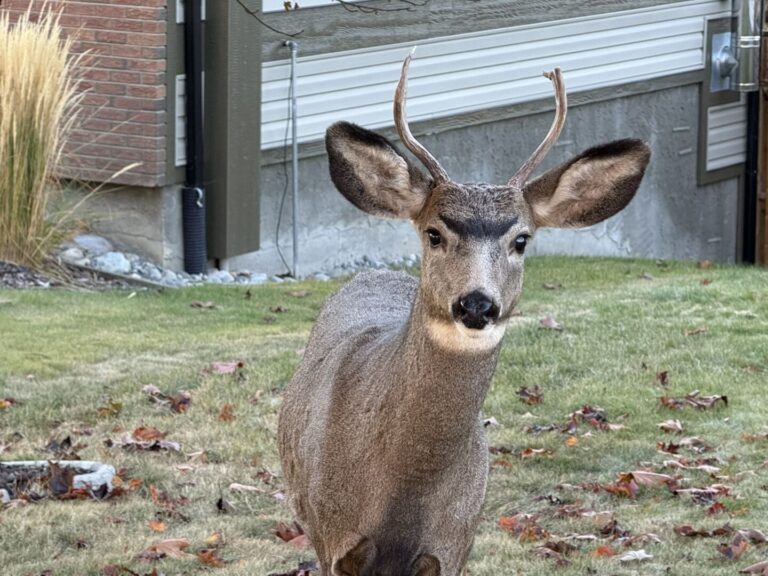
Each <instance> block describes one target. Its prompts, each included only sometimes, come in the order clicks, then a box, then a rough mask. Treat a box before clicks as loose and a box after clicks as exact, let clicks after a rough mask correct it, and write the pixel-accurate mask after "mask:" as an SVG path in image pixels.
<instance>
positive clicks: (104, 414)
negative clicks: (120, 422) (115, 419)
mask: <svg viewBox="0 0 768 576" xmlns="http://www.w3.org/2000/svg"><path fill="white" fill-rule="evenodd" d="M122 411H123V403H122V402H115V401H114V400H110V401H109V402H107V403H106V404H105V405H104V406H99V407H98V408H96V414H97V415H98V417H99V418H109V417H111V416H118V415H119V414H120V412H122Z"/></svg>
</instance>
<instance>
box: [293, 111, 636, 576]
mask: <svg viewBox="0 0 768 576" xmlns="http://www.w3.org/2000/svg"><path fill="white" fill-rule="evenodd" d="M326 142H327V148H328V151H329V159H330V168H331V176H332V178H333V181H334V183H335V184H336V186H337V187H338V188H339V191H340V192H341V193H342V194H343V195H344V196H345V197H347V198H348V199H350V201H352V202H353V203H355V205H357V206H359V207H360V208H362V209H364V210H366V211H368V212H370V213H373V214H379V215H386V216H390V217H399V218H410V219H412V220H413V223H414V225H415V227H416V229H417V230H418V231H419V233H420V235H421V236H422V238H424V240H423V259H422V262H423V265H422V276H421V281H420V282H419V281H417V280H415V279H413V278H412V277H410V276H408V275H406V274H403V273H396V272H388V271H387V272H367V273H364V274H360V275H358V276H357V277H356V278H354V279H353V280H352V281H351V282H349V283H348V284H346V285H345V286H343V287H342V288H341V289H340V290H339V291H338V292H337V293H336V294H335V295H333V296H332V297H330V298H329V299H328V301H327V302H326V304H325V306H324V308H323V310H322V312H321V313H320V316H319V318H318V320H317V322H316V324H315V326H314V328H313V330H312V333H311V335H310V339H309V343H308V345H307V348H306V352H305V355H304V358H303V360H302V362H301V365H300V366H299V368H298V370H297V371H296V374H295V375H294V377H293V379H292V381H291V383H290V385H289V386H288V389H287V390H286V393H285V397H284V404H283V408H282V410H281V413H280V422H279V429H278V443H279V448H280V456H281V460H282V464H283V472H284V474H285V481H286V484H287V488H288V492H289V496H290V502H291V505H292V506H293V509H294V511H295V514H296V516H297V518H298V519H299V522H300V523H301V524H302V525H303V526H304V527H305V529H306V531H307V534H308V535H309V538H310V540H311V542H312V544H313V545H314V547H315V549H316V551H317V555H318V559H319V561H320V569H321V574H322V576H330V575H331V574H333V575H334V576H437V575H438V574H440V575H443V576H457V575H458V574H460V573H461V571H462V570H463V567H464V565H465V563H466V559H467V555H468V554H469V551H470V548H471V545H472V538H473V534H474V530H475V527H476V525H477V522H478V520H479V514H480V509H481V507H482V504H483V499H484V497H485V487H486V481H487V474H488V449H487V444H486V439H485V433H484V430H483V426H482V423H481V420H480V410H481V407H482V404H483V400H484V398H485V395H486V392H487V390H488V386H489V384H490V381H491V378H492V376H493V373H494V370H495V368H496V361H497V358H498V353H499V347H500V338H501V335H502V334H503V331H504V325H505V321H506V319H507V318H508V317H509V314H510V313H511V312H512V310H513V308H514V306H515V304H516V303H517V301H518V299H519V297H520V292H521V290H522V280H523V256H522V255H521V254H518V253H517V252H515V250H514V249H513V246H514V240H515V238H517V237H518V236H519V235H521V234H525V235H532V234H533V233H534V231H535V229H536V227H537V226H545V225H560V226H578V225H587V224H592V223H594V222H597V221H599V220H602V219H605V218H607V217H609V216H611V215H612V214H614V213H615V212H617V211H618V210H620V209H621V208H623V207H624V206H625V205H626V204H627V203H628V202H629V200H630V199H631V198H632V196H633V195H634V193H635V190H636V189H637V186H638V185H639V183H640V178H641V177H642V173H643V171H644V169H645V166H646V164H647V162H648V151H647V147H646V146H645V145H644V144H642V143H639V142H637V141H624V142H623V143H622V142H619V143H616V144H613V145H607V146H604V147H601V148H595V149H592V150H590V151H587V152H585V153H584V154H582V155H580V156H578V157H577V158H575V159H574V160H572V161H571V162H569V163H566V164H564V165H562V166H560V167H558V168H555V169H553V170H552V171H550V172H548V173H547V174H545V175H543V176H542V177H541V178H539V179H537V180H535V181H534V182H532V183H531V184H530V185H528V186H526V187H525V189H524V190H520V189H517V188H510V187H507V186H491V185H460V184H456V183H453V182H447V183H444V184H440V185H438V186H436V187H434V188H432V189H430V188H429V183H430V180H429V178H427V177H425V176H424V175H422V174H421V173H420V172H419V171H418V170H417V169H416V168H415V167H413V166H411V165H410V164H408V162H407V161H406V160H405V159H404V158H403V157H402V156H400V154H399V153H398V152H397V149H396V148H395V147H394V146H393V145H392V144H391V143H389V142H388V141H387V140H385V139H384V138H382V137H380V136H378V135H375V134H373V133H371V132H368V131H366V130H363V129H362V128H359V127H357V126H353V125H349V124H344V123H339V124H335V125H334V126H332V127H331V128H329V130H328V134H327V140H326ZM394 155H396V156H397V157H399V158H396V157H395V156H394ZM440 215H444V216H447V217H449V218H450V219H451V220H454V221H461V222H467V223H469V224H468V226H470V225H474V224H473V223H475V224H477V225H478V226H479V227H480V229H483V227H482V224H483V223H488V222H490V223H493V222H498V221H504V222H510V221H515V219H516V221H515V223H514V224H513V225H512V226H511V227H509V230H508V231H507V232H506V233H504V234H503V235H502V236H500V237H486V236H484V235H482V234H475V235H467V236H465V237H459V236H458V235H457V234H456V233H454V232H452V231H451V230H449V229H448V228H447V227H446V225H445V224H444V223H443V221H441V219H440V218H439V216H440ZM432 228H434V229H435V230H437V231H438V232H439V233H440V234H441V236H442V239H443V241H442V243H441V244H440V245H439V246H437V247H432V246H430V244H429V242H427V240H426V234H425V231H426V230H427V229H432ZM486 228H487V229H489V230H493V229H496V228H494V226H492V225H488V226H486ZM472 290H482V291H483V292H484V293H485V294H487V295H488V296H489V297H492V298H493V300H494V301H495V302H497V303H498V304H499V306H500V308H501V316H500V318H499V320H498V321H497V322H496V323H495V325H494V326H492V327H491V328H492V330H489V331H488V332H486V331H485V330H483V331H482V332H483V334H482V335H479V334H477V333H479V332H481V331H479V330H477V331H474V332H473V331H467V330H465V329H462V328H461V326H458V323H457V322H455V321H454V319H453V317H452V316H451V304H452V303H453V302H455V301H456V299H457V298H460V297H461V296H462V295H464V294H467V293H469V292H470V291H472Z"/></svg>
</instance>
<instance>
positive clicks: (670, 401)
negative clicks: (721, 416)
mask: <svg viewBox="0 0 768 576" xmlns="http://www.w3.org/2000/svg"><path fill="white" fill-rule="evenodd" d="M659 402H660V403H661V405H662V406H664V407H666V408H670V409H672V410H682V409H683V408H685V407H686V406H691V407H693V408H698V409H699V410H705V409H707V408H712V407H713V406H714V405H715V403H717V402H722V403H723V405H725V406H728V397H727V396H724V395H721V394H713V395H711V396H702V395H701V392H699V391H698V390H694V391H693V392H689V393H688V394H686V395H685V396H684V397H682V398H673V397H671V396H666V395H664V396H661V397H660V398H659Z"/></svg>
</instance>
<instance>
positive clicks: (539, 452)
mask: <svg viewBox="0 0 768 576" xmlns="http://www.w3.org/2000/svg"><path fill="white" fill-rule="evenodd" d="M534 456H552V450H548V449H546V448H525V449H524V450H523V451H522V452H521V453H520V457H521V458H522V459H523V460H525V459H526V458H532V457H534Z"/></svg>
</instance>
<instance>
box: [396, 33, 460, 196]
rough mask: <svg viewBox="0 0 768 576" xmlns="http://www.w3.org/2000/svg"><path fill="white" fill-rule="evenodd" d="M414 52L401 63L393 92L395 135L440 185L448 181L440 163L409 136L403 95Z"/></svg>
mask: <svg viewBox="0 0 768 576" xmlns="http://www.w3.org/2000/svg"><path fill="white" fill-rule="evenodd" d="M415 50H416V48H414V49H413V50H411V53H410V54H408V56H406V57H405V61H404V62H403V72H402V73H401V74H400V81H399V82H398V83H397V90H395V106H394V114H395V127H396V128H397V133H398V134H400V139H401V140H402V141H403V144H405V147H406V148H408V150H410V151H411V152H413V155H414V156H416V158H418V159H419V160H420V161H421V163H422V164H424V166H426V168H427V170H429V173H430V174H432V178H434V180H435V184H441V183H443V182H447V181H448V180H449V178H448V174H447V173H446V171H445V170H443V167H442V166H440V163H439V162H438V161H437V160H435V157H434V156H432V154H430V153H429V151H428V150H427V149H426V148H424V146H422V145H421V144H420V143H419V141H418V140H416V138H414V137H413V134H411V129H410V128H409V127H408V119H407V118H406V115H405V95H406V91H407V89H408V67H409V66H410V64H411V59H412V58H413V53H414V51H415Z"/></svg>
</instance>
